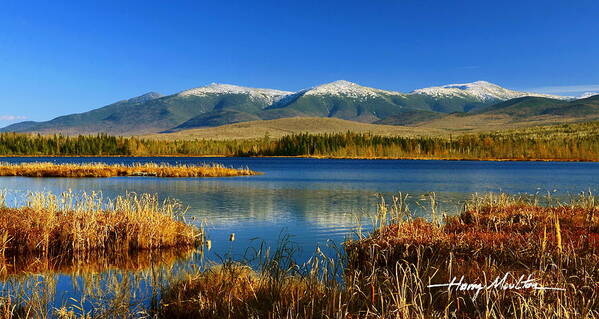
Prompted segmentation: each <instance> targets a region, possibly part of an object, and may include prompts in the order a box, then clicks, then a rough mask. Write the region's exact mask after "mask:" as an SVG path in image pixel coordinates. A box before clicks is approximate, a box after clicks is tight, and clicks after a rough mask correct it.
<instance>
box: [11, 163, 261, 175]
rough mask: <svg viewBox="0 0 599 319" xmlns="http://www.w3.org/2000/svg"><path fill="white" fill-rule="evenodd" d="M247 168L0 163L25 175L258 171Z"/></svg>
mask: <svg viewBox="0 0 599 319" xmlns="http://www.w3.org/2000/svg"><path fill="white" fill-rule="evenodd" d="M257 174H259V173H257V172H254V171H252V170H250V169H248V168H230V167H225V166H223V165H220V164H210V165H200V166H196V165H169V164H155V163H148V164H139V163H137V164H133V165H119V164H112V165H111V164H103V163H87V164H55V163H39V162H38V163H20V164H11V163H0V176H24V177H114V176H155V177H231V176H249V175H257Z"/></svg>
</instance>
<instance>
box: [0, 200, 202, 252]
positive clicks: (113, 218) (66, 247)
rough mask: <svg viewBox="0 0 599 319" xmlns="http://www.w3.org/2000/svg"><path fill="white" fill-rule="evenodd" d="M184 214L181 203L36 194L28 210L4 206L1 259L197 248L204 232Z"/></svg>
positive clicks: (0, 224) (0, 228)
mask: <svg viewBox="0 0 599 319" xmlns="http://www.w3.org/2000/svg"><path fill="white" fill-rule="evenodd" d="M184 212H185V210H184V209H183V207H182V206H181V204H180V203H178V202H176V201H173V200H165V201H159V200H158V198H157V197H156V196H154V195H149V194H141V195H138V194H135V193H128V194H126V195H125V196H119V197H116V198H115V199H113V200H105V199H103V198H102V196H100V195H99V194H96V193H91V194H85V193H83V194H81V195H75V194H73V193H71V192H65V193H63V194H62V195H60V196H56V195H54V194H51V193H31V194H29V196H28V199H27V204H26V205H24V206H22V207H8V206H6V205H2V206H0V235H1V236H0V241H1V242H0V246H1V247H0V248H2V249H1V252H2V255H1V256H0V257H2V258H3V259H4V260H6V258H10V257H12V256H16V255H19V256H23V255H34V256H43V257H55V256H75V255H77V256H84V255H86V254H90V253H92V252H93V253H98V252H99V253H104V254H109V253H113V254H114V253H124V252H130V251H135V250H152V249H161V248H172V247H189V246H194V245H196V244H197V243H198V240H199V239H200V238H201V232H200V231H199V230H197V229H196V228H194V227H192V226H190V225H188V224H186V223H185V222H184V221H183V213H184Z"/></svg>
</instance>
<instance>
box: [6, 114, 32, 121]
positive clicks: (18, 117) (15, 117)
mask: <svg viewBox="0 0 599 319" xmlns="http://www.w3.org/2000/svg"><path fill="white" fill-rule="evenodd" d="M25 119H27V117H25V116H21V115H0V121H19V120H25Z"/></svg>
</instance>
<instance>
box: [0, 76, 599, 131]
mask: <svg viewBox="0 0 599 319" xmlns="http://www.w3.org/2000/svg"><path fill="white" fill-rule="evenodd" d="M594 94H595V93H589V94H585V97H588V96H592V95H594ZM524 96H533V97H547V98H553V99H559V100H563V102H562V101H545V100H544V99H538V101H533V102H534V103H536V104H535V105H537V104H539V105H538V106H539V107H536V106H535V110H538V109H541V108H543V107H545V108H546V106H547V105H549V104H551V105H552V106H554V107H559V106H561V105H562V104H563V105H566V104H568V102H567V101H565V100H569V99H571V98H569V97H563V96H556V95H547V94H539V93H530V92H520V91H514V90H509V89H506V88H502V87H500V86H498V85H495V84H492V83H489V82H485V81H477V82H472V83H464V84H449V85H444V86H437V87H429V88H423V89H419V90H415V91H413V92H411V93H401V92H396V91H386V90H381V89H376V88H371V87H366V86H361V85H359V84H356V83H352V82H349V81H343V80H340V81H335V82H331V83H326V84H322V85H318V86H314V87H311V88H308V89H304V90H300V91H297V92H295V93H294V92H289V91H282V90H273V89H260V88H250V87H243V86H237V85H230V84H218V83H213V84H210V85H206V86H202V87H198V88H193V89H189V90H185V91H182V92H180V93H176V94H172V95H168V96H162V95H160V94H158V93H149V94H145V95H142V96H140V97H136V98H132V99H129V100H123V101H119V102H116V103H113V104H110V105H107V106H104V107H101V108H97V109H93V110H90V111H88V112H83V113H79V114H72V115H65V116H61V117H58V118H56V119H53V120H50V121H45V122H31V121H29V122H22V123H17V124H13V125H10V126H7V127H5V128H3V129H0V131H10V132H13V131H15V132H42V133H58V132H60V133H65V134H93V133H100V132H105V133H109V134H115V135H130V134H148V133H157V132H164V131H169V130H173V129H189V128H196V127H208V126H219V125H224V124H230V123H238V122H246V121H257V120H268V119H279V118H289V117H333V118H340V119H346V120H352V121H359V122H367V123H385V124H397V125H404V124H406V123H415V122H418V121H420V122H422V121H425V120H427V119H429V120H430V119H433V118H439V117H443V116H445V114H448V113H454V112H460V113H467V112H471V113H472V112H478V111H480V112H485V110H495V109H497V108H489V107H491V106H493V105H496V104H498V103H500V102H504V101H507V100H511V99H514V98H520V97H524ZM507 102H509V101H507ZM516 102H522V103H524V102H526V103H527V104H526V105H523V104H514V105H513V107H512V106H510V107H511V108H510V109H509V110H515V111H517V112H516V113H518V114H519V116H521V117H522V116H524V117H526V116H529V115H530V114H533V113H534V112H532V111H531V106H530V104H531V103H532V102H531V101H515V103H516ZM510 105H511V104H510ZM576 107H577V106H576ZM500 109H501V110H503V111H505V110H506V108H505V107H502V108H500ZM576 110H578V109H576ZM515 111H514V112H515ZM533 111H534V110H533ZM558 111H559V112H562V113H563V112H565V111H564V110H562V109H559V110H558ZM558 111H556V112H557V113H555V114H558V113H559V112H558ZM531 112H532V113H531ZM577 112H578V113H576V114H577V115H576V116H579V114H583V115H584V116H586V115H588V114H587V113H588V110H586V111H585V110H578V111H577ZM585 112H586V113H585ZM570 113H572V112H570ZM570 113H568V114H570ZM534 114H536V113H534ZM559 114H561V113H559ZM564 114H565V113H564ZM572 114H573V113H572Z"/></svg>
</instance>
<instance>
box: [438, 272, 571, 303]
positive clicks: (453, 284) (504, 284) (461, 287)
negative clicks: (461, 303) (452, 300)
mask: <svg viewBox="0 0 599 319" xmlns="http://www.w3.org/2000/svg"><path fill="white" fill-rule="evenodd" d="M509 277H510V273H509V272H507V273H505V275H504V276H503V277H501V276H497V277H496V278H495V280H493V281H492V282H491V283H489V284H486V285H483V284H480V283H467V282H464V276H462V277H461V278H460V280H458V279H457V277H453V278H452V279H451V281H450V282H449V283H446V284H433V285H428V286H427V287H428V288H434V287H448V289H450V290H451V289H454V290H455V291H475V293H474V296H473V297H472V299H473V300H476V298H477V297H478V295H479V294H480V292H481V291H483V290H491V289H496V290H523V289H531V290H558V291H565V290H566V289H564V288H556V287H545V286H543V285H541V284H540V283H538V282H537V279H536V278H534V277H533V275H528V277H526V278H525V276H524V275H521V276H520V278H518V280H516V281H509V280H508V279H509Z"/></svg>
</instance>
